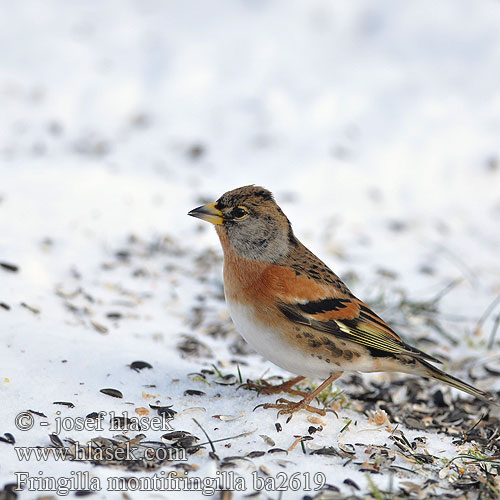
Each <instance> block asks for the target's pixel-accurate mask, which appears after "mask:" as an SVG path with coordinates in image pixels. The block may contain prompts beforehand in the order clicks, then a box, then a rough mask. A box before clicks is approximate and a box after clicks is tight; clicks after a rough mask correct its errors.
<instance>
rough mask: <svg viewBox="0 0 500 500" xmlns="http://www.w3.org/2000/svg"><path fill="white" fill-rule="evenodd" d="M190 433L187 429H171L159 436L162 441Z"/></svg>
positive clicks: (177, 438)
mask: <svg viewBox="0 0 500 500" xmlns="http://www.w3.org/2000/svg"><path fill="white" fill-rule="evenodd" d="M190 435H191V433H190V432H187V431H172V432H167V433H165V434H163V436H162V437H161V439H162V441H177V440H179V439H181V438H184V437H186V436H190Z"/></svg>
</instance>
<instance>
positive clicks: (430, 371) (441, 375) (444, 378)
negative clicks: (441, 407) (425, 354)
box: [418, 359, 500, 406]
mask: <svg viewBox="0 0 500 500" xmlns="http://www.w3.org/2000/svg"><path fill="white" fill-rule="evenodd" d="M418 363H419V364H420V365H421V366H422V367H423V368H424V370H423V375H424V376H425V377H430V378H434V379H436V380H440V381H441V382H444V383H445V384H448V385H451V386H452V387H455V389H459V390H461V391H464V392H466V393H467V394H470V395H471V396H475V397H476V398H478V399H481V400H482V401H486V402H487V403H491V404H495V405H497V406H500V405H499V404H498V402H497V401H495V396H493V394H490V393H489V392H485V391H481V390H480V389H476V388H475V387H473V386H472V385H470V384H467V383H466V382H463V381H462V380H460V379H458V378H456V377H453V376H452V375H448V374H447V373H445V372H444V371H442V370H440V369H439V368H436V367H435V366H432V365H431V364H430V363H428V362H427V361H424V360H423V359H419V360H418Z"/></svg>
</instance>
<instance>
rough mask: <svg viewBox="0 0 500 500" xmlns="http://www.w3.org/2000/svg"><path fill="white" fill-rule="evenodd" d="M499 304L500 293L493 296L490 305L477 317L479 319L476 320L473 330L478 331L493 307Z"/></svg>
mask: <svg viewBox="0 0 500 500" xmlns="http://www.w3.org/2000/svg"><path fill="white" fill-rule="evenodd" d="M498 304H500V295H498V296H497V297H495V298H494V299H493V301H492V302H491V303H490V305H489V306H488V307H487V308H486V309H485V310H484V312H483V314H482V315H481V317H480V318H479V321H478V322H477V325H476V328H475V331H478V330H480V329H481V327H482V326H483V323H484V322H485V321H486V320H487V319H488V316H489V315H490V314H491V313H492V312H493V310H494V309H495V307H496V306H497V305H498Z"/></svg>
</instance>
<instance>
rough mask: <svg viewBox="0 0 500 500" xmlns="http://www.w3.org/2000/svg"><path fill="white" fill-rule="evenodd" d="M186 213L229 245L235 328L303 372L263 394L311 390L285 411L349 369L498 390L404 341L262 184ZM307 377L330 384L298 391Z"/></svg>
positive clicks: (280, 404) (227, 286)
mask: <svg viewBox="0 0 500 500" xmlns="http://www.w3.org/2000/svg"><path fill="white" fill-rule="evenodd" d="M189 215H191V216H193V217H197V218H199V219H202V220H205V221H208V222H211V223H212V224H214V225H215V229H216V230H217V234H218V236H219V239H220V242H221V245H222V249H223V251H224V291H225V295H226V301H227V305H228V307H229V311H230V314H231V318H232V320H233V322H234V324H235V326H236V329H237V330H238V331H239V333H240V334H241V335H242V336H243V338H244V339H245V340H246V341H247V342H248V343H249V344H250V346H252V347H253V348H254V349H255V350H256V351H257V352H258V353H260V354H261V355H262V356H264V357H265V358H267V359H268V360H269V361H272V362H273V363H274V364H276V365H278V366H280V367H281V368H284V369H285V370H288V371H290V372H292V373H295V374H297V375H298V376H297V377H296V378H294V379H292V380H290V381H288V382H286V383H284V384H281V385H279V386H271V385H265V386H259V387H260V388H261V389H262V390H263V391H264V392H266V393H273V392H281V391H283V392H289V393H291V394H299V395H304V398H303V399H302V401H300V402H293V401H288V400H284V399H279V400H278V401H277V403H276V404H265V405H262V406H263V407H264V408H277V409H279V410H280V412H279V413H281V414H285V413H289V414H290V415H292V414H293V413H295V412H296V411H298V410H300V409H306V410H308V411H311V412H315V413H321V414H324V410H320V409H318V408H315V407H312V406H310V405H309V404H310V403H311V402H312V400H313V399H314V398H315V397H316V395H318V394H319V393H320V392H321V391H322V390H323V389H324V388H325V387H327V386H328V385H329V384H330V383H332V382H333V381H334V380H335V379H337V378H338V377H340V375H342V373H343V372H344V371H346V370H347V371H361V372H379V371H397V372H405V373H410V374H414V375H420V376H424V377H430V378H434V379H437V380H440V381H441V382H445V383H447V384H449V385H451V386H452V387H455V388H457V389H460V390H462V391H464V392H467V393H469V394H471V395H473V396H475V397H477V398H480V399H482V400H485V401H492V399H493V396H492V395H491V394H489V393H486V392H483V391H481V390H479V389H476V388H475V387H472V386H471V385H469V384H467V383H466V382H463V381H461V380H459V379H457V378H456V377H453V376H452V375H448V374H447V373H445V372H443V371H442V370H439V369H438V368H436V367H434V366H433V365H432V364H430V363H429V361H432V362H434V363H440V361H439V360H437V359H435V358H433V357H432V356H429V355H428V354H426V353H424V352H422V351H421V350H419V349H416V348H415V347H412V346H410V345H408V344H407V343H405V342H404V341H403V340H402V339H401V337H399V336H398V335H397V334H396V333H395V332H394V330H392V328H391V327H390V326H389V325H388V324H387V323H386V322H385V321H384V320H383V319H381V318H380V317H379V316H378V315H377V314H375V313H374V312H373V311H372V310H371V309H370V308H369V307H368V306H367V305H366V304H364V303H363V302H362V301H361V300H359V299H358V298H356V297H355V296H354V295H353V294H352V293H351V292H350V290H349V289H348V288H347V286H346V285H345V284H344V283H343V282H342V281H341V279H340V278H339V277H338V276H337V275H336V274H335V273H334V272H333V271H331V270H330V268H329V267H328V266H327V265H326V264H324V263H323V262H322V261H321V260H320V259H318V257H316V255H314V254H313V253H312V252H311V251H310V250H308V249H307V248H306V247H305V246H304V245H303V244H302V243H301V242H300V241H299V240H298V239H297V238H296V236H295V235H294V233H293V231H292V226H291V224H290V222H289V220H288V219H287V217H286V216H285V214H284V213H283V211H282V210H281V209H280V207H279V206H278V205H277V203H276V202H275V201H274V198H273V195H272V194H271V193H270V192H269V191H268V190H267V189H264V188H262V187H258V186H245V187H241V188H238V189H234V190H233V191H228V192H227V193H225V194H223V195H222V196H221V197H220V198H219V199H218V200H217V201H216V202H215V203H212V204H210V205H204V206H201V207H198V208H195V209H194V210H192V211H191V212H189ZM304 377H311V378H322V379H323V380H324V382H323V383H322V384H321V385H320V386H319V387H318V388H317V389H315V390H314V391H312V392H311V393H309V394H304V393H302V392H301V391H298V390H294V389H293V388H292V387H293V385H294V384H296V383H297V382H299V381H300V380H302V379H303V378H304Z"/></svg>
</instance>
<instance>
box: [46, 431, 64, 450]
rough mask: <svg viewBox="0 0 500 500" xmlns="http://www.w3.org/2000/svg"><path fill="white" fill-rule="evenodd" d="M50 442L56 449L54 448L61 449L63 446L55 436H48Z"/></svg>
mask: <svg viewBox="0 0 500 500" xmlns="http://www.w3.org/2000/svg"><path fill="white" fill-rule="evenodd" d="M49 438H50V442H51V443H52V444H53V445H54V446H55V447H56V448H63V447H64V445H63V443H62V441H61V439H60V438H59V436H58V435H57V434H49Z"/></svg>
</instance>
